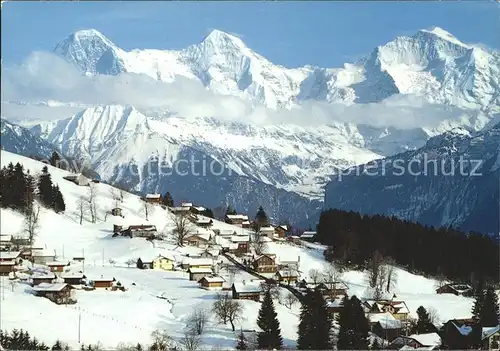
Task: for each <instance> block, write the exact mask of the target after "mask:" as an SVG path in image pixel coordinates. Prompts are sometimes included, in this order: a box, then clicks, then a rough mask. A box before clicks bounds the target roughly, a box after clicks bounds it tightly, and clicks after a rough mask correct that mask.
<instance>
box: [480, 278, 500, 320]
mask: <svg viewBox="0 0 500 351" xmlns="http://www.w3.org/2000/svg"><path fill="white" fill-rule="evenodd" d="M499 316H500V313H499V309H498V295H497V294H496V292H495V289H493V287H491V286H490V287H488V288H487V289H486V294H485V295H484V300H483V306H482V310H481V320H480V324H481V326H482V327H496V326H497V325H498V320H499Z"/></svg>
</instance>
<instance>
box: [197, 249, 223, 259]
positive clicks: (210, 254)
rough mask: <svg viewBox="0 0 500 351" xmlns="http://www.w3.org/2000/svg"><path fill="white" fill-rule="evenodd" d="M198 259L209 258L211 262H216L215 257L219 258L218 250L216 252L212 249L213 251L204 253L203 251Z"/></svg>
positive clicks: (206, 250)
mask: <svg viewBox="0 0 500 351" xmlns="http://www.w3.org/2000/svg"><path fill="white" fill-rule="evenodd" d="M200 257H201V258H211V259H212V260H216V259H217V257H219V250H217V249H213V250H209V249H205V251H203V252H202V253H201V254H200Z"/></svg>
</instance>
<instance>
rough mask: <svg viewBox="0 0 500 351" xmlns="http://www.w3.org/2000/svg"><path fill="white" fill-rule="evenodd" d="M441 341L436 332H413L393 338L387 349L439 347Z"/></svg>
mask: <svg viewBox="0 0 500 351" xmlns="http://www.w3.org/2000/svg"><path fill="white" fill-rule="evenodd" d="M441 344H442V341H441V337H440V336H439V335H438V334H437V333H426V334H413V335H410V336H399V337H397V338H395V339H394V340H393V341H392V342H391V343H390V345H389V349H393V350H401V348H403V347H405V346H406V347H405V349H410V348H413V349H416V348H422V347H426V348H436V349H437V348H439V346H441Z"/></svg>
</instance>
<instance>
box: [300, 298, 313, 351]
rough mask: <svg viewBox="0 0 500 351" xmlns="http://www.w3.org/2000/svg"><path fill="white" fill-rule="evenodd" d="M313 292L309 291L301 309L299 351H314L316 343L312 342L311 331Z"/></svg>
mask: <svg viewBox="0 0 500 351" xmlns="http://www.w3.org/2000/svg"><path fill="white" fill-rule="evenodd" d="M312 299H313V296H312V291H311V290H308V291H307V293H306V296H304V299H303V300H302V306H301V307H300V322H299V328H298V329H299V330H298V332H297V334H298V338H297V349H299V350H312V349H313V344H314V341H313V340H312V338H313V335H312V331H311V327H312V315H311V304H312Z"/></svg>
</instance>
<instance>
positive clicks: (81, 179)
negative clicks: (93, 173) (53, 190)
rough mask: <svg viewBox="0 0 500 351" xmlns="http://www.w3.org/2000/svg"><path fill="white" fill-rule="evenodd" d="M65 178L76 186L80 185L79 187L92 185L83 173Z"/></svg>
mask: <svg viewBox="0 0 500 351" xmlns="http://www.w3.org/2000/svg"><path fill="white" fill-rule="evenodd" d="M63 178H64V179H66V180H69V181H70V182H72V183H75V184H76V185H79V186H89V185H90V182H89V179H88V178H87V177H85V176H84V175H83V174H81V173H78V174H70V175H68V176H65V177H63Z"/></svg>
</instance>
